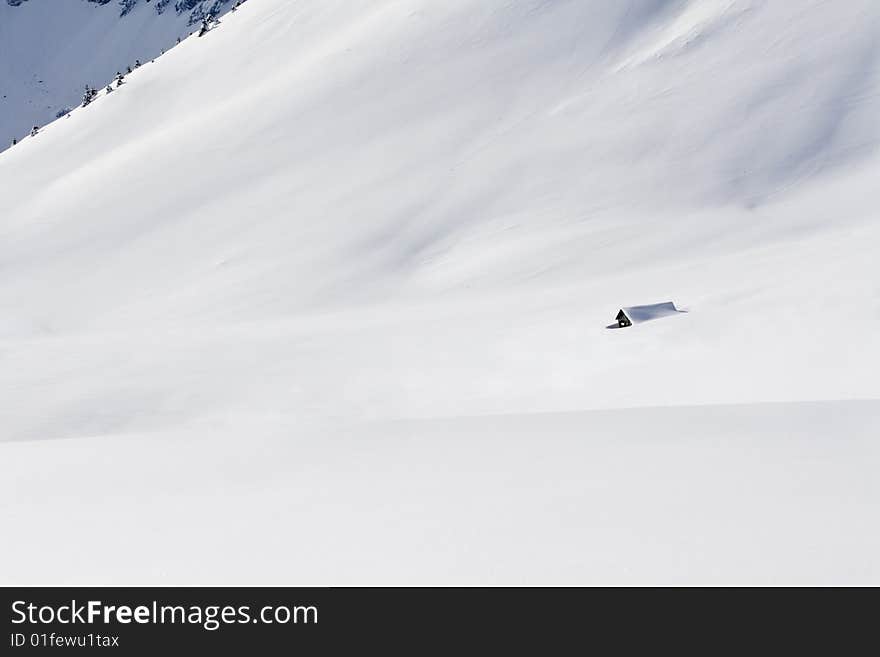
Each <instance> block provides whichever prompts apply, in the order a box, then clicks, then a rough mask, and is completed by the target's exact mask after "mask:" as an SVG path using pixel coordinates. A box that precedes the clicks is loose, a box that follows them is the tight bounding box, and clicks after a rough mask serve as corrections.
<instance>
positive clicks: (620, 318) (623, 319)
mask: <svg viewBox="0 0 880 657" xmlns="http://www.w3.org/2000/svg"><path fill="white" fill-rule="evenodd" d="M617 324H618V326H631V325H632V322H631V321H629V317H627V316H626V313H625V312H623V310H621V311H620V312H618V313H617Z"/></svg>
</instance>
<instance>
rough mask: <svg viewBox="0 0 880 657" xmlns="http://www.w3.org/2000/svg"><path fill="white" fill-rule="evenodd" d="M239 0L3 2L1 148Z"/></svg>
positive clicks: (0, 8) (0, 28) (0, 23)
mask: <svg viewBox="0 0 880 657" xmlns="http://www.w3.org/2000/svg"><path fill="white" fill-rule="evenodd" d="M233 4H234V0H175V1H174V2H172V1H171V0H157V1H156V2H151V0H122V1H120V0H0V150H4V149H6V148H7V147H8V146H9V145H10V143H11V142H12V140H13V139H21V138H22V137H23V136H24V135H26V134H28V133H29V132H30V130H31V128H32V127H33V126H34V125H40V126H42V125H45V124H46V123H48V122H49V121H51V120H53V119H54V118H55V116H56V114H58V113H59V112H62V111H64V110H66V109H67V108H70V107H75V106H77V105H79V103H80V99H81V98H82V94H83V88H84V87H85V85H86V84H89V85H91V86H93V87H98V88H103V87H104V86H106V84H107V83H108V82H110V81H111V80H112V79H113V77H114V75H115V74H116V72H117V71H125V70H126V67H128V66H132V67H133V66H134V65H135V62H136V61H137V60H140V61H142V62H146V61H150V60H151V59H153V58H154V57H157V56H159V54H160V53H161V52H162V51H164V50H167V49H169V48H171V47H173V46H174V45H175V44H176V43H177V39H178V38H182V37H186V36H188V35H189V34H190V33H191V32H192V31H193V30H194V29H196V28H197V27H198V25H197V23H199V22H200V21H201V19H202V17H203V16H205V15H207V14H208V13H210V12H211V11H216V13H217V15H222V14H223V13H225V12H226V11H228V10H229V9H231V7H232V6H233Z"/></svg>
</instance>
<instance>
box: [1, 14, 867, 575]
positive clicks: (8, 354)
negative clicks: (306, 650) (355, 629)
mask: <svg viewBox="0 0 880 657" xmlns="http://www.w3.org/2000/svg"><path fill="white" fill-rule="evenodd" d="M30 1H31V2H36V1H37V0H30ZM0 8H2V9H3V10H5V11H4V13H3V15H2V16H3V17H5V16H6V15H8V14H9V9H10V8H8V7H5V6H2V5H0ZM92 10H93V11H95V9H94V8H92ZM98 11H100V9H99V10H98ZM140 11H145V8H142V9H140ZM144 15H145V14H144ZM123 20H125V19H123ZM144 20H146V19H145V18H144ZM114 66H115V64H114ZM78 84H79V83H78V82H77V85H78ZM75 86H76V85H75ZM878 117H880V5H878V4H877V3H876V2H875V1H874V0H848V1H847V2H830V1H828V2H809V3H806V2H804V3H782V2H769V1H762V0H690V1H685V0H667V1H663V0H630V1H627V2H605V1H603V0H593V1H586V0H584V1H581V2H564V1H562V0H559V1H554V0H521V1H516V2H500V1H498V2H494V1H483V0H452V1H449V2H435V1H432V0H407V1H405V2H403V1H394V0H375V1H373V2H362V3H351V2H345V1H343V0H338V1H331V0H297V1H290V0H250V1H249V2H248V3H247V4H246V5H245V6H243V7H242V9H240V10H239V11H237V12H235V13H230V14H227V15H225V16H224V18H223V20H222V23H221V24H220V25H219V26H218V27H217V28H215V29H214V30H212V31H211V32H210V33H209V34H207V35H206V36H205V37H203V38H190V39H187V40H185V41H183V43H182V44H181V45H179V46H177V47H176V48H174V49H173V50H171V51H170V52H168V53H167V54H166V55H164V56H162V57H160V58H158V59H156V61H155V63H151V64H147V65H145V66H143V67H141V68H140V69H138V70H137V71H135V72H134V73H133V74H132V75H131V76H129V77H128V79H127V83H126V84H125V85H124V86H123V87H122V88H120V89H119V90H118V91H114V92H113V93H112V94H109V95H106V96H105V95H102V96H101V97H99V98H98V99H97V100H96V101H95V102H93V103H92V104H91V105H89V106H88V107H86V108H78V109H76V110H75V111H74V112H73V113H72V114H71V115H70V118H67V119H63V120H59V121H57V122H55V123H52V124H51V125H48V126H46V127H45V128H43V129H42V130H41V132H40V133H39V134H38V135H37V136H35V137H28V138H26V139H25V140H24V141H23V142H21V143H19V144H18V145H16V146H15V147H13V148H11V149H9V150H7V151H5V152H4V153H2V154H0V188H2V192H3V193H2V194H0V274H2V275H0V400H2V403H0V430H2V433H3V435H2V440H3V441H4V442H2V443H0V500H2V501H0V521H2V522H3V523H4V526H6V527H11V528H13V531H11V532H10V535H14V536H17V537H28V538H27V540H24V539H22V540H14V541H6V542H4V544H3V545H2V547H0V558H2V559H0V562H2V563H5V564H15V567H14V569H11V568H10V567H7V568H6V569H4V570H2V571H0V581H3V582H4V583H12V582H29V583H33V582H34V581H54V582H57V581H59V580H64V581H67V582H85V581H87V582H90V583H95V582H97V581H101V582H112V583H120V582H132V583H141V582H176V583H219V582H220V581H222V582H236V583H244V582H248V583H279V584H280V583H391V582H394V583H398V582H399V583H415V582H418V583H439V584H445V583H489V582H495V583H597V582H602V583H684V582H696V583H718V582H724V583H768V582H777V583H780V582H786V583H867V582H872V583H880V563H878V559H877V556H876V555H877V554H880V529H878V528H877V526H876V523H875V522H874V521H872V520H871V518H874V517H876V516H877V513H878V507H880V483H878V479H877V477H876V472H877V470H878V467H880V376H878V370H880V264H878V258H877V253H878V252H880V221H878V208H880V185H878V184H877V180H878V175H880V161H878V151H877V149H878V145H880V119H878ZM667 301H672V302H674V303H675V305H676V306H677V307H678V308H679V309H682V310H685V311H687V312H682V313H674V314H672V315H669V316H664V317H661V318H658V319H654V320H653V321H647V322H642V323H638V324H636V325H634V326H632V327H629V328H625V329H618V330H612V329H609V328H606V327H607V326H609V325H613V324H614V321H615V316H616V314H617V312H618V310H619V309H620V308H622V307H628V306H637V305H641V304H656V303H661V302H667ZM86 527H88V531H86V529H85V528H86ZM59 535H63V536H67V537H68V539H69V542H70V544H69V545H68V546H67V548H66V549H65V552H64V555H63V556H62V555H59V554H58V550H57V539H56V537H57V536H59Z"/></svg>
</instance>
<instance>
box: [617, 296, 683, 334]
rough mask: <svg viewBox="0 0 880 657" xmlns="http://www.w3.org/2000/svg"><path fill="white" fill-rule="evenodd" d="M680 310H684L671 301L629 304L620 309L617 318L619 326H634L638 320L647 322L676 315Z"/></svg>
mask: <svg viewBox="0 0 880 657" xmlns="http://www.w3.org/2000/svg"><path fill="white" fill-rule="evenodd" d="M680 312H684V311H682V310H679V309H678V308H676V307H675V304H674V303H672V302H671V301H664V302H663V303H652V304H649V305H647V306H629V307H627V308H621V309H620V310H619V311H618V313H617V318H616V319H617V326H618V327H619V328H624V327H626V326H632V325H633V324H635V323H638V322H647V321H650V320H652V319H657V318H659V317H665V316H667V315H674V314H676V313H680Z"/></svg>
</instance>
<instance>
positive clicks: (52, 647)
mask: <svg viewBox="0 0 880 657" xmlns="http://www.w3.org/2000/svg"><path fill="white" fill-rule="evenodd" d="M861 593H868V595H867V596H864V595H861ZM0 596H2V599H3V608H4V611H3V619H4V621H3V627H4V636H3V637H2V646H3V647H2V649H0V654H3V655H7V654H8V655H28V654H43V653H47V654H48V653H51V654H62V653H64V652H66V651H76V652H83V651H87V650H88V651H100V652H102V653H103V654H119V655H138V654H145V655H147V654H148V655H156V654H161V653H162V652H167V651H171V654H178V653H181V652H184V651H189V650H192V651H198V653H197V654H205V652H206V651H212V650H222V651H223V654H227V653H228V651H235V652H240V653H241V654H245V653H250V652H252V651H254V650H272V651H279V650H285V651H289V650H295V651H303V652H304V654H348V653H349V652H350V651H351V650H357V651H362V650H369V651H370V652H371V653H373V652H374V651H376V650H383V651H385V652H384V653H383V654H389V653H393V654H420V653H422V652H424V651H426V650H429V649H437V648H442V649H444V650H446V651H453V653H454V654H471V653H473V652H474V651H477V650H490V651H497V650H499V649H502V648H505V649H506V648H511V649H516V650H517V651H518V652H519V651H524V650H525V651H527V652H535V654H555V653H556V652H557V651H561V652H562V653H563V654H568V653H569V652H570V651H571V649H572V648H578V647H580V648H582V649H583V651H584V652H586V653H589V652H595V651H600V652H601V653H602V654H605V653H606V652H607V650H608V649H610V650H612V651H613V653H614V654H616V653H617V652H621V651H623V652H627V651H629V650H631V649H632V650H634V649H644V648H650V649H654V650H656V649H659V648H673V649H677V650H680V649H683V648H691V649H697V650H698V651H699V649H700V648H701V647H702V648H704V649H705V650H706V651H707V652H710V653H711V652H713V651H714V650H715V649H718V648H722V647H727V648H730V647H738V648H741V649H750V650H754V649H757V648H761V649H769V648H773V647H775V648H777V649H785V650H786V651H788V650H790V649H791V647H792V645H795V644H801V643H806V644H808V645H809V646H810V647H811V648H814V649H815V648H818V647H820V646H824V647H826V648H827V649H829V650H833V651H834V652H835V653H839V652H840V651H841V650H843V649H845V647H846V646H851V647H855V646H857V645H859V641H860V640H861V639H860V637H862V636H864V637H865V638H866V639H867V640H869V641H870V643H871V644H873V643H876V636H871V634H872V632H873V629H872V628H873V627H874V626H875V625H876V610H875V605H874V604H873V600H874V599H876V591H875V590H862V591H860V590H857V589H850V590H846V589H763V590H761V589H727V590H725V589H610V588H609V589H601V588H597V589H582V588H490V589H487V588H326V589H325V588H226V587H220V588H6V589H0ZM863 598H868V599H869V600H870V602H868V601H867V600H864V599H863ZM706 642H708V643H706ZM600 649H601V650H600ZM343 651H347V652H343ZM859 652H860V651H859ZM233 654H234V653H233ZM273 654H274V653H273ZM493 654H494V652H493Z"/></svg>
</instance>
